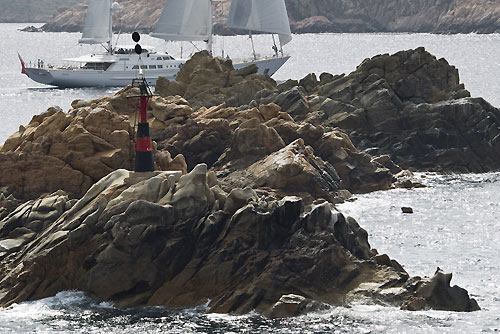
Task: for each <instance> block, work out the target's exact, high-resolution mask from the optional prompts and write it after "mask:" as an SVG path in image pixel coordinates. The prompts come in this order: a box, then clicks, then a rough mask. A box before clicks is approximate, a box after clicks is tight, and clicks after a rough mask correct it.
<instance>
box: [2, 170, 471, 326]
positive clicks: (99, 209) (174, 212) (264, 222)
mask: <svg viewBox="0 0 500 334" xmlns="http://www.w3.org/2000/svg"><path fill="white" fill-rule="evenodd" d="M219 189H220V188H219V187H218V185H217V180H216V179H214V178H213V177H212V176H210V173H207V166H206V165H198V166H196V167H195V168H193V170H192V171H191V172H190V173H188V174H186V175H184V176H181V173H180V172H155V173H132V172H128V171H125V170H117V171H115V172H112V173H111V174H109V175H108V176H106V177H104V178H103V179H102V180H100V181H99V182H98V183H96V184H95V185H94V186H93V187H92V188H91V189H90V190H89V191H88V192H87V193H86V194H85V196H83V197H82V198H81V199H80V200H78V201H71V200H69V198H68V196H67V195H66V194H65V193H63V192H56V193H53V194H51V195H48V196H45V197H42V198H40V199H38V200H35V201H30V202H27V203H25V204H23V205H22V206H20V207H19V208H18V209H17V210H15V211H14V212H12V213H11V214H10V215H8V216H7V217H6V218H4V219H3V220H1V221H0V260H1V262H0V276H1V277H2V279H1V281H0V303H1V304H2V305H9V304H12V303H15V302H21V301H24V300H33V299H38V298H43V297H47V296H51V295H54V294H56V293H57V292H59V291H62V290H70V289H79V290H82V291H84V292H86V293H87V294H89V295H90V296H92V297H93V298H95V299H96V300H110V301H113V302H114V303H116V305H118V306H121V307H131V306H140V305H163V306H168V307H188V306H194V305H199V304H201V303H205V302H206V301H207V300H210V304H209V306H210V307H211V311H213V312H226V313H227V312H236V313H246V312H250V311H252V310H257V311H259V312H262V313H264V314H268V315H269V316H273V317H282V316H289V315H296V314H299V313H300V312H302V311H304V310H307V309H313V306H314V305H316V307H318V305H319V304H320V303H329V304H334V305H345V303H346V297H348V296H349V295H356V294H361V293H362V294H364V295H369V296H371V297H372V298H373V300H375V301H378V300H382V299H383V300H384V302H387V301H389V302H391V303H392V304H393V305H398V306H402V307H403V306H404V307H407V308H409V307H408V305H410V304H411V303H413V304H412V305H413V306H415V305H416V302H415V300H418V301H419V302H420V303H421V304H422V305H423V306H422V307H425V306H431V307H436V308H438V309H442V308H444V309H453V310H462V311H472V310H476V309H478V306H477V304H476V303H475V301H474V300H471V299H469V297H468V295H467V294H466V292H465V293H464V291H463V290H460V291H458V292H457V291H456V290H457V289H458V288H456V287H454V288H450V287H449V280H450V279H451V276H444V277H443V276H442V275H441V276H438V277H437V278H436V277H435V278H433V279H431V280H429V279H420V278H414V279H411V280H410V279H409V277H408V274H407V273H406V272H404V270H402V268H401V266H399V265H398V264H397V262H395V261H393V260H392V261H391V260H390V259H389V260H386V261H385V262H384V261H383V260H381V257H380V256H379V257H376V256H375V255H376V253H375V251H373V250H371V249H370V246H369V244H368V240H367V233H366V232H365V231H364V230H363V229H362V228H361V227H360V226H359V225H358V224H357V223H356V222H355V221H354V220H353V219H352V218H346V217H345V216H344V215H342V214H341V213H339V212H337V211H336V210H335V208H334V207H333V205H332V204H330V203H328V202H323V203H319V202H318V203H314V204H313V205H305V203H304V202H303V201H302V200H301V199H300V198H299V197H285V198H283V199H277V198H273V197H271V196H267V197H260V198H259V197H258V196H257V195H256V193H255V192H254V191H253V190H252V189H250V188H247V189H234V191H233V192H231V194H229V195H227V194H223V193H221V192H220V190H219ZM382 258H383V257H382ZM387 259H388V257H387ZM389 290H390V292H391V293H390V294H389V293H387V292H389ZM395 291H397V292H395ZM291 294H293V295H291ZM391 294H392V297H391V298H388V296H389V295H391ZM388 299H390V300H388ZM312 301H314V302H315V303H312Z"/></svg>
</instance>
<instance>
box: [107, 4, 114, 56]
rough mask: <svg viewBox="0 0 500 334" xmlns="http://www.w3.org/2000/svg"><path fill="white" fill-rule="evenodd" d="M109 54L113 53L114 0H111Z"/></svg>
mask: <svg viewBox="0 0 500 334" xmlns="http://www.w3.org/2000/svg"><path fill="white" fill-rule="evenodd" d="M108 54H113V0H109V41H108Z"/></svg>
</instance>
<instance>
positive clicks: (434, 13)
mask: <svg viewBox="0 0 500 334" xmlns="http://www.w3.org/2000/svg"><path fill="white" fill-rule="evenodd" d="M24 2H26V3H24ZM61 2H62V1H56V0H53V1H47V0H45V1H38V2H36V3H34V4H30V3H28V1H16V2H8V1H6V0H0V6H1V8H2V13H0V22H47V23H46V24H45V25H44V26H43V30H45V31H69V32H73V31H80V29H81V27H82V25H83V22H84V17H85V15H84V14H85V10H86V2H85V1H82V0H72V1H65V2H64V3H61ZM118 2H119V3H120V5H121V7H122V11H121V12H120V14H119V17H118V20H116V21H115V22H118V26H117V29H120V30H122V31H132V30H140V31H146V32H147V31H150V30H151V29H152V27H153V26H154V25H155V23H156V21H157V20H158V18H159V16H160V13H161V9H162V8H163V5H164V1H163V0H148V1H144V0H141V1H132V0H118ZM230 2H231V0H227V1H225V2H222V3H219V2H218V3H217V5H214V8H215V26H216V29H215V31H216V32H217V33H220V34H230V33H232V32H231V31H226V30H225V29H224V28H223V27H224V21H225V17H226V15H227V12H228V10H229V3H230ZM41 3H43V4H41ZM286 4H287V9H288V14H289V17H290V22H291V28H292V32H295V33H322V32H346V33H349V32H350V33H369V32H419V33H441V34H448V33H452V34H453V33H474V32H475V33H498V32H500V6H498V3H497V2H496V1H490V0H467V1H466V0H414V1H411V2H407V1H402V0H387V1H383V2H381V1H377V0H366V1H362V2H358V1H353V0H325V1H321V2H318V1H311V0H286ZM61 6H65V7H64V8H59V7H61ZM57 8H59V9H57ZM49 12H50V13H53V15H52V16H51V17H49V15H48V13H49Z"/></svg>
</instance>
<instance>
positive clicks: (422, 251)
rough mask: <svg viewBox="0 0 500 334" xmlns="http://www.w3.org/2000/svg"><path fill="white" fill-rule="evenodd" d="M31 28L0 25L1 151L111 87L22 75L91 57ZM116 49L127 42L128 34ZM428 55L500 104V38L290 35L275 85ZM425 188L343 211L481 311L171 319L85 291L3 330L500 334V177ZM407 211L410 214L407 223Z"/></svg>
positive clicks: (1, 324) (45, 303)
mask: <svg viewBox="0 0 500 334" xmlns="http://www.w3.org/2000/svg"><path fill="white" fill-rule="evenodd" d="M25 25H26V24H0V36H2V38H0V54H1V58H0V59H1V61H0V144H1V143H3V141H5V139H6V138H7V137H8V136H9V135H10V134H12V133H13V132H14V131H16V130H17V128H18V127H19V125H21V124H27V123H28V122H29V121H30V119H31V117H32V116H33V115H35V114H39V113H41V112H43V111H45V110H46V109H47V108H48V107H50V106H52V105H59V106H60V107H62V108H63V109H65V110H67V109H69V107H70V103H71V101H72V100H74V99H81V98H83V99H90V98H95V97H98V96H102V95H104V94H112V93H114V92H115V91H116V90H117V89H118V88H113V89H66V90H61V89H54V88H47V87H43V86H41V85H38V84H36V83H34V82H32V81H30V80H29V79H28V78H27V77H26V76H24V75H21V74H20V70H21V67H20V64H19V61H18V59H17V53H16V52H17V51H18V52H19V53H20V54H21V55H22V56H23V58H24V59H25V61H26V62H28V63H29V61H35V60H36V59H37V58H42V59H44V60H45V63H46V64H48V63H53V64H59V63H61V59H64V58H70V57H75V56H78V55H80V54H85V53H88V52H92V51H93V49H94V48H93V47H89V46H79V45H78V44H77V40H78V38H79V37H80V36H79V34H69V33H23V32H19V31H17V29H18V28H22V27H24V26H25ZM255 39H256V48H257V52H258V53H261V54H271V53H272V49H271V47H270V44H267V42H268V39H269V37H268V36H255ZM120 43H121V44H131V43H132V42H131V40H130V38H129V36H121V37H120ZM143 44H145V45H152V46H154V47H156V48H159V49H160V50H167V51H169V52H170V53H171V54H172V55H173V56H174V57H178V56H180V52H181V51H180V50H181V46H182V53H183V56H187V55H189V54H190V53H191V52H193V51H194V50H193V47H192V46H190V45H188V44H185V45H181V44H180V43H171V44H166V43H164V42H159V41H156V40H154V39H151V38H149V37H148V36H144V37H143ZM419 46H424V47H425V48H426V49H427V50H429V51H430V52H431V53H433V54H434V55H436V56H437V57H445V58H446V59H447V60H448V61H449V62H450V63H451V64H453V65H455V66H456V67H458V69H459V71H460V74H461V80H462V82H463V83H465V85H466V88H468V89H469V90H470V91H471V93H472V95H473V96H482V97H484V98H485V99H486V100H488V101H489V102H490V103H492V104H493V105H495V106H500V79H499V78H500V60H499V55H500V35H498V34H496V35H476V34H470V35H430V34H315V35H312V34H309V35H300V36H294V40H293V41H292V42H291V43H290V44H289V45H287V46H286V47H285V51H286V52H287V53H289V54H290V55H291V56H292V58H291V59H290V61H289V62H288V63H287V64H285V66H284V67H283V68H282V69H281V70H280V71H278V72H277V73H276V75H275V79H277V80H286V79H288V78H293V79H300V78H302V77H303V76H305V75H306V74H308V73H310V72H315V73H317V74H320V73H321V72H330V73H333V74H339V73H348V72H351V71H352V70H354V69H355V68H356V66H357V65H358V64H359V63H361V62H362V61H363V59H365V58H367V57H372V56H374V55H376V54H380V53H394V52H397V51H399V50H403V49H409V48H416V47H419ZM222 47H224V49H225V51H226V53H227V54H229V55H230V56H231V57H232V58H233V59H237V58H242V57H245V56H247V55H249V54H250V53H251V46H250V44H249V43H248V37H246V36H238V37H225V38H217V39H216V53H221V49H222ZM417 177H418V178H419V180H420V181H421V182H424V183H426V184H428V186H429V187H427V188H424V189H415V190H393V191H386V192H375V193H372V194H367V195H362V196H359V198H358V199H357V200H356V201H355V202H352V203H346V204H343V205H341V206H339V208H340V209H341V210H342V211H343V212H345V213H348V214H349V215H352V216H353V217H354V218H356V219H357V220H358V222H359V223H360V224H361V225H362V226H363V227H364V228H365V229H366V230H367V231H368V232H369V235H370V243H371V245H372V246H373V247H375V248H377V249H378V250H379V252H380V253H387V254H389V255H390V256H391V257H392V258H395V259H396V260H398V261H399V262H400V263H401V264H403V266H404V267H405V269H406V270H407V271H408V272H409V273H410V274H411V275H412V276H415V275H419V276H429V275H432V274H433V273H434V271H435V270H436V267H440V268H442V269H444V270H445V271H449V272H453V273H454V276H453V281H452V284H457V285H460V286H462V287H464V288H466V289H467V290H468V291H469V292H470V293H471V294H472V295H473V296H474V297H475V298H476V299H477V300H478V302H479V304H480V306H481V307H482V308H483V310H482V311H479V312H474V313H454V312H441V311H423V312H403V311H400V310H398V309H396V308H391V307H382V306H376V305H366V304H356V305H352V307H351V308H338V307H337V308H331V309H330V310H327V311H322V312H320V313H313V314H309V315H306V316H302V317H299V318H295V319H285V320H268V319H264V318H262V317H260V316H259V315H258V314H255V313H253V314H249V315H245V316H231V315H220V314H207V313H206V307H205V306H204V305H200V306H199V307H198V308H194V309H176V310H168V309H164V308H141V309H130V310H118V309H115V308H113V306H112V305H110V304H107V303H95V302H93V301H92V300H90V299H89V298H87V297H86V296H84V295H83V294H82V293H81V292H77V291H69V292H62V293H60V294H58V295H57V296H54V297H52V298H48V299H44V300H40V301H36V302H29V303H22V304H19V305H14V306H12V307H10V308H8V309H0V333H54V332H56V333H301V334H308V333H494V332H500V285H499V284H498V280H499V278H500V257H499V256H498V253H499V252H500V174H497V173H490V174H483V175H475V174H473V175H462V176H458V175H447V176H443V175H425V174H421V175H418V176H417ZM402 206H411V207H413V209H414V211H415V213H414V214H413V215H402V214H401V209H400V208H401V207H402Z"/></svg>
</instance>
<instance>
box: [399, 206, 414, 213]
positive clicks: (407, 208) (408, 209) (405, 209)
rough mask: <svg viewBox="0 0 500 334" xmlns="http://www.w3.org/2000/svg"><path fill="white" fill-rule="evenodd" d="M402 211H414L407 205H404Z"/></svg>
mask: <svg viewBox="0 0 500 334" xmlns="http://www.w3.org/2000/svg"><path fill="white" fill-rule="evenodd" d="M401 211H403V213H413V209H412V208H410V207H406V206H404V207H402V208H401Z"/></svg>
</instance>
